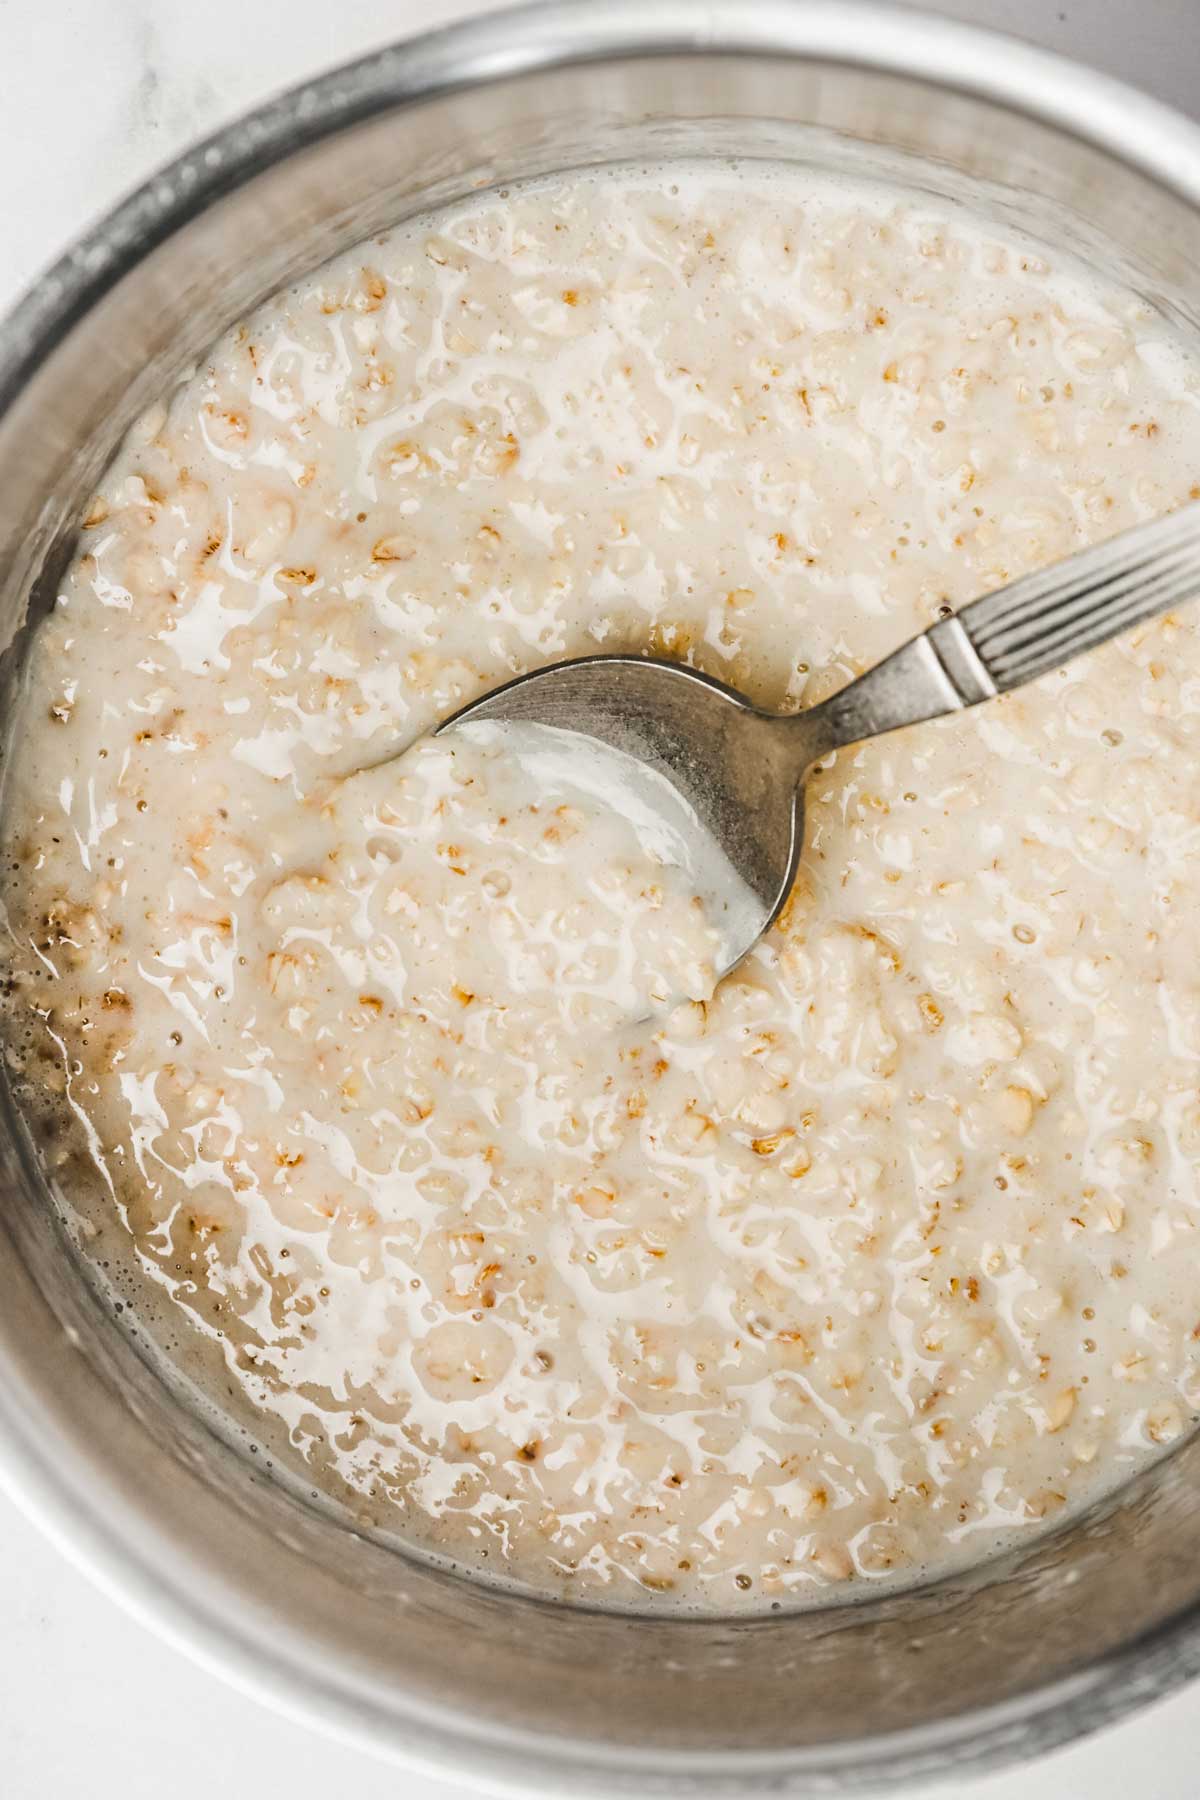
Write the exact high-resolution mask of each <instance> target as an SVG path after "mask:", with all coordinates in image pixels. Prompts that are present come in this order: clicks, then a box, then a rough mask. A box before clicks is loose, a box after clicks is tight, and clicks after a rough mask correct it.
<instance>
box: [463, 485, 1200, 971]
mask: <svg viewBox="0 0 1200 1800" xmlns="http://www.w3.org/2000/svg"><path fill="white" fill-rule="evenodd" d="M1197 594H1200V506H1189V507H1186V508H1184V509H1182V510H1180V511H1179V512H1176V513H1173V514H1170V515H1168V516H1167V517H1166V518H1164V519H1158V520H1155V521H1154V522H1153V523H1151V524H1148V525H1140V526H1137V527H1135V529H1134V530H1132V531H1127V532H1124V533H1122V534H1121V535H1120V536H1118V537H1115V538H1112V539H1110V540H1109V542H1107V543H1105V544H1101V545H1100V546H1098V547H1097V548H1095V549H1091V550H1084V551H1082V552H1080V553H1079V554H1078V555H1076V556H1071V557H1068V558H1067V559H1066V560H1065V561H1063V562H1060V563H1055V564H1054V565H1052V566H1051V567H1050V568H1048V569H1045V570H1043V571H1041V572H1040V573H1038V574H1036V575H1026V576H1023V577H1022V578H1021V579H1020V580H1019V581H1014V582H1012V583H1011V584H1010V585H1009V586H1007V587H1003V588H1000V589H999V590H998V591H997V592H995V593H992V594H987V595H985V596H984V598H983V599H981V600H975V601H973V602H972V603H971V604H970V605H969V606H966V607H964V608H963V610H962V611H961V612H959V613H958V614H957V615H956V616H954V617H952V618H947V619H940V620H939V621H938V622H937V624H935V625H931V626H930V627H929V629H928V631H924V632H922V633H921V635H920V636H919V637H915V638H912V639H910V640H909V642H908V643H906V644H903V645H901V647H900V649H898V650H896V651H894V652H893V653H892V654H891V655H890V656H889V657H887V658H886V659H885V660H884V661H883V662H881V663H877V664H876V665H875V667H874V668H873V669H868V670H867V672H866V673H865V674H864V675H860V676H859V677H858V679H857V680H856V681H852V682H850V683H849V685H848V686H847V687H844V688H842V689H841V691H840V692H839V693H836V694H834V695H833V696H832V697H831V698H829V699H827V700H824V701H822V702H821V703H820V704H819V705H817V706H813V707H811V708H810V709H809V710H808V711H807V712H801V713H796V714H791V715H781V714H776V713H767V712H761V711H760V710H759V709H758V708H757V707H755V706H753V705H751V703H750V701H749V700H747V699H746V698H745V696H744V695H742V694H739V693H738V692H736V690H735V689H733V688H731V687H727V686H726V685H725V684H724V683H723V682H720V681H714V680H713V678H712V677H711V676H709V675H702V674H700V673H699V671H698V670H696V669H688V668H684V667H682V666H681V665H680V664H678V663H670V662H662V661H659V660H657V659H653V658H649V657H641V656H586V657H582V658H577V659H575V660H572V661H569V662H559V663H553V664H551V665H550V666H549V667H548V668H544V669H536V670H534V672H533V673H532V674H530V675H523V676H521V677H520V678H519V679H518V680H516V681H510V682H507V683H506V684H505V685H504V686H503V687H500V688H497V689H495V690H494V691H493V692H492V693H490V694H487V695H485V696H484V697H483V698H482V699H481V700H474V701H472V702H471V703H470V705H468V706H464V707H463V708H462V709H461V710H460V711H459V712H457V713H455V714H454V716H453V717H452V718H450V719H447V720H446V721H445V723H444V724H443V725H441V726H440V727H439V731H446V730H449V729H451V728H453V727H458V726H462V725H465V724H468V723H472V724H474V723H481V722H484V721H487V722H489V723H491V724H501V725H505V726H513V725H517V724H520V725H534V726H541V727H546V728H549V730H550V731H551V732H553V733H554V734H555V736H556V737H558V738H559V741H561V742H562V743H563V744H564V745H573V746H574V749H575V751H576V754H577V753H578V751H579V749H580V748H585V749H586V748H588V747H589V746H592V747H595V749H596V750H597V752H598V753H599V754H601V755H602V757H603V759H604V763H605V767H606V771H607V773H606V780H607V781H608V782H609V786H610V789H611V791H612V793H613V799H614V804H617V805H621V804H622V801H621V788H622V778H621V776H620V773H619V772H620V771H621V770H624V772H625V777H626V778H627V780H628V786H629V792H630V794H631V795H632V794H634V793H635V792H636V795H637V804H638V809H639V811H641V812H642V813H643V814H644V812H645V808H646V806H647V804H648V803H649V804H650V805H652V806H661V809H662V813H663V819H664V823H665V826H666V829H667V830H668V831H670V832H673V833H674V834H675V838H676V840H678V835H679V829H680V820H681V819H682V820H683V821H684V822H685V829H686V830H688V831H694V832H695V833H696V834H697V838H696V848H697V852H698V854H697V858H696V861H697V866H703V867H705V868H706V869H709V870H712V869H717V870H719V871H722V872H723V878H721V879H718V880H717V881H715V882H713V883H712V884H711V885H712V886H713V887H715V888H716V889H717V890H718V891H716V892H709V893H708V894H707V895H706V896H705V899H706V903H707V906H708V910H709V916H710V918H711V919H712V920H713V922H714V923H715V924H717V926H718V929H719V932H720V936H721V940H722V943H721V955H720V961H721V964H722V969H721V972H722V973H724V972H725V971H726V970H727V969H729V968H732V967H733V965H734V964H735V963H736V962H738V961H740V959H741V958H742V957H743V956H744V955H745V954H746V952H747V951H748V950H749V949H751V947H752V946H753V945H754V944H755V943H756V942H757V940H758V938H759V937H760V936H761V935H762V933H763V932H764V931H765V930H766V929H767V927H768V926H769V925H770V923H771V921H772V920H773V919H774V918H775V916H776V915H777V913H778V912H779V911H780V909H781V907H782V906H783V904H784V902H785V900H786V899H787V896H788V893H789V890H790V889H791V886H792V882H793V880H794V879H795V874H796V866H797V863H798V862H799V858H800V852H801V849H802V847H803V843H804V779H805V776H806V775H807V774H808V772H809V770H810V769H811V768H812V766H813V764H814V763H816V762H818V761H819V760H820V759H821V758H822V757H824V756H827V755H828V754H829V753H830V752H831V751H834V750H840V749H842V748H843V747H844V746H845V745H847V744H854V743H858V742H859V741H861V740H862V739H863V738H869V737H876V736H878V735H879V734H881V733H883V732H887V731H895V730H897V729H899V727H901V726H904V725H915V724H917V723H918V722H920V721H921V720H924V719H935V718H938V717H940V716H941V715H942V714H943V713H949V712H956V711H958V709H959V708H961V707H967V706H977V705H978V704H979V703H980V702H981V701H984V700H991V699H994V698H995V697H996V695H998V694H1005V693H1008V692H1009V691H1010V690H1011V689H1013V688H1018V687H1022V686H1024V684H1025V683H1026V682H1027V681H1032V680H1034V679H1035V678H1036V677H1037V676H1039V675H1044V674H1045V673H1046V672H1047V671H1048V670H1051V669H1057V668H1059V667H1061V665H1062V664H1063V663H1066V662H1069V661H1070V660H1071V659H1072V658H1073V657H1076V656H1078V655H1080V654H1081V652H1083V651H1085V650H1091V649H1093V648H1094V647H1095V646H1096V645H1098V644H1102V643H1104V642H1106V641H1107V639H1109V638H1111V637H1115V636H1116V635H1117V634H1118V633H1119V632H1122V631H1125V630H1126V629H1128V627H1130V626H1132V625H1136V624H1137V623H1138V622H1139V621H1140V620H1142V619H1148V618H1152V617H1154V616H1155V615H1156V614H1159V613H1165V612H1169V611H1170V610H1171V609H1172V607H1175V606H1178V605H1180V604H1181V603H1182V602H1184V601H1186V600H1190V599H1192V598H1193V597H1194V596H1195V595H1197ZM600 747H603V749H602V750H601V748H600ZM614 770H616V771H618V773H617V775H616V777H615V778H614V776H613V771H614ZM656 796H657V798H656ZM714 914H715V915H716V916H714Z"/></svg>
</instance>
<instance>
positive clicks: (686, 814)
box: [439, 656, 820, 974]
mask: <svg viewBox="0 0 1200 1800" xmlns="http://www.w3.org/2000/svg"><path fill="white" fill-rule="evenodd" d="M812 716H813V715H810V714H804V713H801V714H798V715H796V716H795V717H794V718H781V717H778V716H776V715H775V714H772V713H767V712H762V711H760V710H759V709H758V708H757V707H755V706H753V705H752V704H751V703H750V701H749V700H747V699H746V697H745V695H743V694H740V693H738V692H737V690H736V689H735V688H731V687H728V686H727V685H726V684H725V683H724V682H722V681H716V680H714V679H713V677H712V676H710V675H703V674H701V673H700V671H699V670H698V669H690V668H687V667H685V666H684V665H682V664H680V663H671V662H664V661H662V660H660V659H657V658H653V657H642V656H586V657H579V658H575V659H573V660H571V661H567V662H558V663H551V664H550V665H549V666H548V667H546V668H544V669H536V670H534V671H533V673H532V674H530V675H522V676H520V677H519V678H518V679H517V680H515V681H510V682H507V683H506V684H505V685H504V686H503V687H500V688H496V689H494V690H493V692H491V693H490V694H486V695H485V696H484V697H483V698H482V699H481V700H475V701H473V702H472V703H471V704H470V705H468V706H465V707H463V708H462V710H461V711H460V712H457V713H455V714H454V715H453V717H452V718H450V719H447V720H446V721H445V723H444V724H442V725H441V726H440V727H439V731H440V732H445V731H449V730H452V729H455V728H457V727H459V726H463V725H467V724H477V723H485V722H486V723H489V724H499V725H507V726H530V725H533V726H538V727H547V728H549V729H550V730H553V731H554V732H556V733H561V734H563V748H564V755H568V754H569V749H568V745H567V742H566V741H565V740H567V739H568V738H569V737H570V738H575V739H577V740H578V739H580V738H582V739H585V740H587V742H588V743H589V745H594V746H596V747H597V748H598V750H599V751H600V753H601V754H602V756H603V766H604V774H605V787H606V790H607V793H608V794H609V795H610V796H611V799H612V803H613V804H614V805H617V806H621V807H622V810H626V811H632V804H631V803H632V800H633V797H634V796H635V795H636V796H637V797H638V798H639V799H640V801H641V804H642V807H643V808H644V806H645V804H646V802H647V800H648V799H649V800H650V801H651V802H652V803H653V804H654V805H655V807H656V808H660V809H661V810H662V812H663V813H664V814H665V813H667V812H668V810H669V815H670V819H669V822H670V825H671V827H672V830H673V833H674V835H675V836H676V838H678V837H679V836H680V835H683V836H685V837H688V838H690V839H691V842H692V847H693V852H694V855H693V867H694V871H695V873H696V874H697V882H696V885H697V888H698V889H699V890H700V892H701V894H702V898H703V899H704V901H705V908H706V912H707V914H708V917H709V922H710V924H711V925H712V926H713V928H714V929H715V930H716V931H717V933H718V936H719V939H720V952H719V956H718V972H719V973H721V974H724V973H725V972H726V970H728V969H730V968H732V967H733V965H734V964H735V963H737V962H739V961H740V960H741V958H742V957H743V956H744V955H745V954H746V952H747V951H748V950H750V949H751V948H752V947H753V946H754V944H755V943H756V942H757V941H758V939H759V938H760V937H761V936H762V934H763V932H764V931H765V930H766V929H767V927H768V926H769V925H770V924H771V922H772V920H773V919H774V918H775V917H776V916H777V915H778V913H779V911H780V909H781V908H782V906H783V905H784V902H785V901H786V900H787V897H788V894H789V892H790V890H791V886H792V882H793V881H794V879H795V875H796V866H797V864H798V862H799V859H800V853H801V849H802V847H803V843H804V785H803V777H804V774H805V772H806V771H807V769H808V768H809V766H810V764H811V763H812V762H813V761H814V760H815V756H816V755H817V754H819V753H820V752H819V749H818V747H817V741H816V738H815V736H814V733H813V731H812V729H811V726H809V725H808V724H807V721H808V720H810V718H811V717H812ZM647 777H649V779H647Z"/></svg>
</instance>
